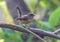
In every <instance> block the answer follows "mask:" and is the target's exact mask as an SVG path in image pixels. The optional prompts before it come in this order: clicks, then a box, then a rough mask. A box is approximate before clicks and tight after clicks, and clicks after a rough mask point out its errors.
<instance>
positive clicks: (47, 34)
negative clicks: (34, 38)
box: [0, 22, 60, 39]
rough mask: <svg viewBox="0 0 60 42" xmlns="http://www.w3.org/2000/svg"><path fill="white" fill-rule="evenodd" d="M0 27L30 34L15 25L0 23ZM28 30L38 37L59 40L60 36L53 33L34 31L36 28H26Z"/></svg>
mask: <svg viewBox="0 0 60 42" xmlns="http://www.w3.org/2000/svg"><path fill="white" fill-rule="evenodd" d="M0 27H6V28H9V29H12V30H17V31H21V32H26V33H30V32H28V31H27V30H25V29H24V28H23V27H21V26H18V25H15V24H9V23H5V22H0ZM28 29H29V30H30V31H32V32H34V33H36V34H38V35H43V36H49V37H53V38H56V39H60V36H59V35H56V34H54V33H53V32H48V31H44V30H41V29H36V28H28Z"/></svg>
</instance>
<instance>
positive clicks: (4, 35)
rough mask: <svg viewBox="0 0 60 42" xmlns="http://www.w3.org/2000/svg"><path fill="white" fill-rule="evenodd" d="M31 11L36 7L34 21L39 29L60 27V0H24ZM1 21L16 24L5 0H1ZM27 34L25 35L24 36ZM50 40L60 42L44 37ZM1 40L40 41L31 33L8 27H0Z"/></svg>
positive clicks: (13, 41)
mask: <svg viewBox="0 0 60 42" xmlns="http://www.w3.org/2000/svg"><path fill="white" fill-rule="evenodd" d="M24 2H25V3H26V4H27V6H28V7H29V9H30V11H32V12H33V11H34V10H35V9H36V16H35V19H36V20H35V21H33V22H32V23H33V24H34V25H35V26H36V27H38V28H39V29H42V30H46V31H51V32H52V31H55V30H56V29H59V28H60V0H40V2H39V6H38V7H37V8H36V6H37V3H38V0H24ZM0 21H4V22H8V23H10V24H14V23H15V22H14V19H13V18H12V16H11V15H10V13H9V11H8V8H7V6H6V2H5V0H0ZM23 35H25V36H23ZM44 39H46V40H47V39H48V40H47V41H48V42H60V40H58V39H55V38H50V37H44ZM0 42H40V41H39V40H38V39H37V38H36V37H34V36H33V35H31V34H29V35H28V34H27V33H22V32H19V31H14V30H10V29H6V28H3V29H2V28H0Z"/></svg>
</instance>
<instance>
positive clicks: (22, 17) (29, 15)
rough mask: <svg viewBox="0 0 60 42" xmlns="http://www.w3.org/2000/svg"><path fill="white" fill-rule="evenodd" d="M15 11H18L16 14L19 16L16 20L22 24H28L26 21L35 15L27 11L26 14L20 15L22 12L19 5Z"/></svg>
mask: <svg viewBox="0 0 60 42" xmlns="http://www.w3.org/2000/svg"><path fill="white" fill-rule="evenodd" d="M17 12H18V16H19V17H18V18H17V20H20V21H21V22H22V23H24V24H28V23H30V22H32V21H33V18H34V16H35V15H34V14H33V13H28V14H27V15H23V16H22V12H21V9H20V8H19V7H17Z"/></svg>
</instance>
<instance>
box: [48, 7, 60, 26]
mask: <svg viewBox="0 0 60 42" xmlns="http://www.w3.org/2000/svg"><path fill="white" fill-rule="evenodd" d="M59 19H60V7H58V8H57V9H56V10H55V11H54V12H53V13H52V14H51V16H50V17H49V23H50V25H51V26H55V25H56V24H57V22H58V21H59Z"/></svg>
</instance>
